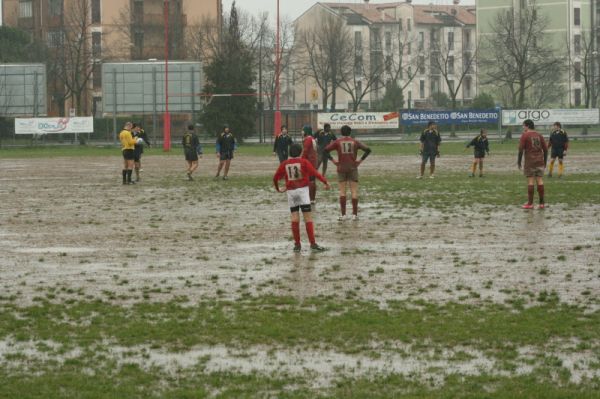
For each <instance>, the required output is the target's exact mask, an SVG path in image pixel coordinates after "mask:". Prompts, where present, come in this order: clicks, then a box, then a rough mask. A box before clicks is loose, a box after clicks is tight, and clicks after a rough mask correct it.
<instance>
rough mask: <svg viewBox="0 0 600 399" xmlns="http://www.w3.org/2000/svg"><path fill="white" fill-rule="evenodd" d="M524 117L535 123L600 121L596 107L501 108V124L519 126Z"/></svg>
mask: <svg viewBox="0 0 600 399" xmlns="http://www.w3.org/2000/svg"><path fill="white" fill-rule="evenodd" d="M526 119H531V120H532V121H533V122H534V123H535V124H536V125H552V124H553V123H554V122H560V123H562V124H564V125H597V124H598V123H600V110H598V109H505V110H502V125H503V126H520V125H522V124H523V121H524V120H526Z"/></svg>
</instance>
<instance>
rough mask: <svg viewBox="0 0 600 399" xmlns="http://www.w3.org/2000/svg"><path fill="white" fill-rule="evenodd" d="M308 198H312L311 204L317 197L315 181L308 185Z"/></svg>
mask: <svg viewBox="0 0 600 399" xmlns="http://www.w3.org/2000/svg"><path fill="white" fill-rule="evenodd" d="M308 196H309V197H310V201H311V202H313V201H314V200H315V198H316V196H317V183H315V182H314V181H311V182H310V183H308Z"/></svg>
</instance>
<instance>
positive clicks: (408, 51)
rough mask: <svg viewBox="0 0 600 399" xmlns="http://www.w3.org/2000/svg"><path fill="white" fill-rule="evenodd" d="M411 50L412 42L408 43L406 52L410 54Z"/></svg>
mask: <svg viewBox="0 0 600 399" xmlns="http://www.w3.org/2000/svg"><path fill="white" fill-rule="evenodd" d="M411 50H412V46H411V43H408V47H406V54H408V55H410V53H411Z"/></svg>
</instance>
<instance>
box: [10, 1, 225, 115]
mask: <svg viewBox="0 0 600 399" xmlns="http://www.w3.org/2000/svg"><path fill="white" fill-rule="evenodd" d="M2 15H3V23H4V25H6V26H12V27H17V28H20V29H23V30H25V31H27V32H29V33H30V34H31V36H32V38H35V39H37V40H41V41H44V42H46V43H47V44H48V47H49V48H50V50H51V52H52V49H60V48H64V43H65V41H67V40H75V39H72V37H73V38H74V37H81V35H80V34H79V32H78V31H80V30H81V29H82V28H83V29H84V31H85V32H84V36H85V38H86V42H85V46H82V50H81V51H82V53H83V54H84V55H85V58H86V59H87V61H86V66H85V67H84V68H83V69H82V70H81V74H82V76H85V77H86V81H89V84H88V85H87V86H86V87H85V93H83V94H82V96H83V97H84V100H83V101H81V104H80V105H77V104H76V102H75V101H74V99H73V97H72V96H70V95H69V96H68V98H67V99H64V97H65V92H66V91H68V90H69V89H68V88H65V87H62V86H63V85H62V84H58V83H57V80H56V79H53V77H52V71H49V74H48V80H49V91H48V92H49V96H50V97H51V101H49V102H48V103H49V104H51V105H50V109H49V114H50V115H61V114H62V115H64V114H66V113H67V111H66V110H68V109H74V108H79V109H75V112H76V113H77V114H82V115H89V114H90V113H93V114H95V113H96V111H97V110H98V109H99V107H100V104H101V97H102V91H101V88H102V81H101V74H100V70H101V63H102V62H103V61H105V60H107V61H108V60H109V61H127V60H140V59H149V58H156V59H164V56H165V40H164V20H165V19H164V15H165V14H164V0H3V3H2ZM221 15H222V5H221V0H169V21H170V24H169V25H170V27H171V29H170V35H169V57H170V58H173V59H185V58H186V57H187V54H186V51H185V49H186V46H185V44H184V40H185V32H186V31H185V30H186V28H187V27H189V26H192V25H193V24H197V23H199V22H200V20H201V19H203V18H206V17H208V18H216V19H217V20H219V21H220V20H221ZM82 21H84V22H82ZM74 25H77V26H74ZM88 70H89V72H88Z"/></svg>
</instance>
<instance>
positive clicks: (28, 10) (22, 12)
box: [19, 0, 33, 18]
mask: <svg viewBox="0 0 600 399" xmlns="http://www.w3.org/2000/svg"><path fill="white" fill-rule="evenodd" d="M32 3H33V2H32V1H31V0H24V1H20V2H19V18H31V17H33V4H32Z"/></svg>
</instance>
